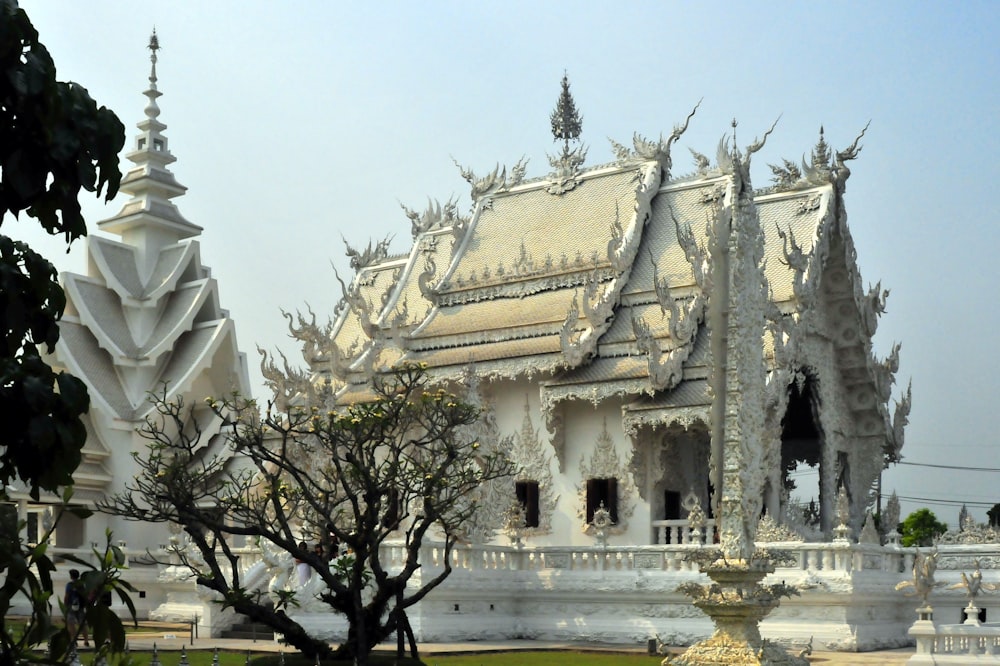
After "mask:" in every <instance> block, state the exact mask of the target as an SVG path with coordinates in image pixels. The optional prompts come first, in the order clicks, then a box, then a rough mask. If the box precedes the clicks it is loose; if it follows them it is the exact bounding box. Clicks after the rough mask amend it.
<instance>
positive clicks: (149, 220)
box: [28, 33, 250, 606]
mask: <svg viewBox="0 0 1000 666" xmlns="http://www.w3.org/2000/svg"><path fill="white" fill-rule="evenodd" d="M157 48H158V42H157V40H156V36H155V33H154V35H153V37H152V39H151V41H150V49H151V50H152V71H151V73H150V76H149V89H148V90H146V92H145V93H144V94H145V96H146V97H147V98H148V100H149V101H148V103H147V105H146V107H145V111H144V112H145V118H143V120H142V121H141V122H140V123H139V124H138V128H139V134H138V135H137V136H136V137H135V143H134V148H133V150H132V151H131V152H130V153H128V154H127V157H128V159H129V160H130V161H131V162H132V163H133V164H134V165H135V166H133V167H132V168H131V169H129V170H128V172H127V173H126V174H125V176H124V178H123V180H122V184H121V191H122V192H124V193H126V194H128V195H130V197H131V198H130V199H129V200H128V201H127V202H126V203H125V205H124V206H122V208H121V210H120V211H119V212H118V214H117V215H115V216H114V217H111V218H109V219H107V220H104V221H102V222H99V223H98V225H97V227H98V229H99V230H100V231H101V232H104V233H99V234H92V235H91V236H90V237H89V238H88V239H87V272H86V274H83V275H81V274H76V273H64V274H63V275H62V276H61V278H62V283H63V287H64V289H65V292H66V301H67V305H66V310H65V315H64V317H63V319H62V321H61V322H60V335H61V338H60V340H59V344H58V345H57V346H56V349H55V356H54V358H53V359H51V362H52V363H53V365H54V366H55V367H59V368H64V369H66V370H68V371H70V372H71V373H72V374H74V375H75V376H77V377H79V378H80V379H82V380H83V381H84V382H85V383H86V385H87V388H88V390H89V393H90V411H89V413H88V414H87V415H86V416H85V417H84V423H85V425H86V427H87V443H86V446H85V448H84V450H83V461H82V464H81V465H80V467H79V468H78V469H77V471H76V474H75V475H74V479H75V484H76V485H75V493H74V497H73V501H74V503H77V504H82V505H86V506H91V507H92V506H94V504H95V503H96V502H97V501H99V500H100V499H102V498H103V497H104V496H105V495H107V494H112V493H116V492H122V491H123V490H124V489H125V485H126V484H127V483H128V482H130V481H131V480H132V478H133V476H134V475H135V471H136V465H135V462H134V461H133V459H132V456H131V452H132V451H136V450H141V449H142V448H143V447H145V446H146V442H145V441H144V440H143V439H142V438H141V436H140V435H139V434H138V433H137V432H136V429H137V428H138V427H139V426H140V425H142V424H143V423H144V422H145V419H146V416H147V415H148V414H149V412H150V411H151V409H152V405H151V404H150V402H149V396H150V394H151V393H156V394H161V395H162V394H163V393H164V392H165V393H166V396H167V398H168V399H169V400H182V401H183V402H184V404H185V405H190V406H200V409H199V410H198V411H197V412H196V414H195V418H196V419H197V420H198V423H199V425H200V427H201V428H202V431H203V433H204V438H203V441H205V442H206V445H208V446H213V445H215V444H216V443H221V441H222V437H221V436H220V437H216V436H217V435H218V432H219V430H220V427H221V420H220V419H218V418H217V417H215V416H214V415H213V414H212V413H211V411H210V410H208V409H207V408H205V407H204V404H203V403H204V398H205V397H206V396H221V395H226V394H230V393H232V392H233V391H239V392H240V393H241V394H243V395H245V396H249V395H250V383H249V379H248V373H247V365H246V357H245V356H244V354H242V353H241V352H240V351H239V348H238V346H237V343H236V328H235V325H234V322H233V320H232V319H231V318H230V317H229V313H228V312H227V311H226V310H224V309H222V308H221V306H220V304H219V288H218V284H217V283H216V281H215V279H213V278H212V275H211V270H210V269H209V268H208V267H207V266H204V265H203V264H202V262H201V250H200V246H199V243H198V240H197V238H198V236H199V235H200V234H201V232H202V228H201V227H200V226H198V225H196V224H193V223H191V222H189V221H188V220H187V219H185V218H184V216H183V215H182V214H181V212H180V210H178V208H177V206H176V205H175V204H174V203H173V201H172V200H173V199H175V198H177V197H179V196H181V195H183V194H184V192H185V191H186V190H187V188H186V187H184V186H183V185H181V184H180V183H178V182H177V180H176V178H175V177H174V174H173V173H171V171H170V170H169V168H168V167H169V165H170V164H171V163H173V162H174V161H175V159H176V158H175V157H174V156H173V155H172V154H171V152H170V148H169V144H168V140H167V137H166V136H165V135H164V134H163V131H164V130H165V129H166V127H167V126H166V125H164V124H163V123H162V122H160V120H159V115H160V109H159V106H158V105H157V98H159V97H160V95H161V93H160V92H159V91H158V90H157V86H156V83H157V79H156V49H157ZM212 440H217V442H213V441H212ZM43 510H44V506H29V507H28V511H29V512H36V511H43ZM106 529H110V530H111V531H112V532H113V535H114V540H115V541H116V542H119V541H120V542H123V543H125V544H126V545H127V546H130V547H132V548H138V549H144V548H145V547H147V546H148V547H151V548H154V549H155V548H156V546H157V545H158V544H163V543H166V541H167V537H169V533H168V532H167V530H166V529H165V527H164V526H163V525H149V524H144V523H136V522H126V521H123V520H120V519H117V518H111V517H109V516H107V515H104V514H100V513H98V514H95V515H93V516H92V517H91V518H89V519H87V520H85V521H82V520H80V519H77V518H75V517H74V516H72V515H69V514H66V515H64V516H63V517H62V518H61V520H60V522H59V525H58V528H57V531H56V546H57V547H58V548H60V549H62V548H76V547H86V548H88V549H89V548H90V547H91V545H94V544H96V545H99V546H100V547H101V548H103V546H104V542H105V536H104V535H105V530H106ZM141 605H142V604H141V603H140V606H141Z"/></svg>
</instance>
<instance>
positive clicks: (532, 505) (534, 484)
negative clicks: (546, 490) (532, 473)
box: [514, 481, 539, 527]
mask: <svg viewBox="0 0 1000 666" xmlns="http://www.w3.org/2000/svg"><path fill="white" fill-rule="evenodd" d="M514 491H515V492H516V493H517V501H518V502H520V503H521V506H522V507H523V508H524V526H525V527H538V525H539V520H538V518H539V516H538V481H516V482H515V483H514Z"/></svg>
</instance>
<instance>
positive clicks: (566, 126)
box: [549, 70, 583, 160]
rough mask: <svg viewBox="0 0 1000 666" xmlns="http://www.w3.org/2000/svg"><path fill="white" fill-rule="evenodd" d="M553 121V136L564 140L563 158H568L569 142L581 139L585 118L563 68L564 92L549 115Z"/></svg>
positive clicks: (557, 139) (556, 139)
mask: <svg viewBox="0 0 1000 666" xmlns="http://www.w3.org/2000/svg"><path fill="white" fill-rule="evenodd" d="M549 119H550V120H551V121H552V138H553V140H554V141H559V140H560V139H562V141H563V159H564V160H565V159H567V158H568V157H569V154H570V149H569V142H570V141H579V140H580V132H581V131H582V130H583V118H581V117H580V114H579V113H577V110H576V103H575V102H574V101H573V95H572V94H571V93H570V91H569V75H568V74H567V73H566V71H565V70H563V77H562V92H561V93H560V94H559V101H558V102H556V108H555V110H554V111H553V112H552V115H550V116H549Z"/></svg>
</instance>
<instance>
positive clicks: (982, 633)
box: [907, 619, 1000, 665]
mask: <svg viewBox="0 0 1000 666" xmlns="http://www.w3.org/2000/svg"><path fill="white" fill-rule="evenodd" d="M909 634H910V636H912V637H913V638H914V639H916V643H917V650H916V654H915V655H914V656H913V657H911V658H910V660H909V661H908V662H907V663H908V664H914V665H917V664H968V663H970V662H974V663H977V664H1000V624H998V623H989V624H985V623H984V624H980V623H979V622H976V621H966V622H965V623H963V624H934V622H933V620H930V619H922V620H919V621H917V622H915V623H914V624H913V626H912V627H911V628H910V631H909Z"/></svg>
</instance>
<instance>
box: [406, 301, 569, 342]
mask: <svg viewBox="0 0 1000 666" xmlns="http://www.w3.org/2000/svg"><path fill="white" fill-rule="evenodd" d="M578 295H579V290H576V289H558V290H554V291H545V292H541V293H537V294H532V295H530V296H525V297H524V298H504V299H496V300H490V301H480V302H478V303H463V304H460V305H452V306H448V307H444V308H441V309H440V310H438V311H437V312H435V313H434V315H433V316H432V319H431V320H430V321H429V322H428V324H427V325H426V327H424V328H422V329H421V330H420V331H419V332H418V333H417V334H416V336H415V344H423V345H426V344H428V342H426V341H427V340H428V339H430V338H442V337H445V336H461V335H469V336H472V337H474V338H476V339H480V340H483V339H489V338H491V337H492V338H494V339H495V338H496V336H498V335H500V336H502V337H511V336H512V335H516V334H512V331H511V329H516V328H521V327H531V326H539V325H542V326H544V325H549V326H551V327H552V330H553V331H555V332H558V330H559V327H561V326H562V324H563V322H565V321H566V313H568V312H569V310H570V308H571V307H572V305H573V299H574V298H576V297H577V296H578ZM417 339H419V342H417ZM434 344H449V343H448V342H437V341H435V343H434Z"/></svg>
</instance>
